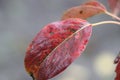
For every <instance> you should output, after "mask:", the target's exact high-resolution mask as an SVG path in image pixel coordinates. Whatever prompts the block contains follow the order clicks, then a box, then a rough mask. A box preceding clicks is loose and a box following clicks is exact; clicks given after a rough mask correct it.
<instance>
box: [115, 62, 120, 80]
mask: <svg viewBox="0 0 120 80" xmlns="http://www.w3.org/2000/svg"><path fill="white" fill-rule="evenodd" d="M115 71H116V78H115V80H120V61H119V63H118V64H117V66H116V70H115Z"/></svg>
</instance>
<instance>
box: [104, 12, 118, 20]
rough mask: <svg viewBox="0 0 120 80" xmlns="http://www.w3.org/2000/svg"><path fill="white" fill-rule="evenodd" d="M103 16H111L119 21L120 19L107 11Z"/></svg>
mask: <svg viewBox="0 0 120 80" xmlns="http://www.w3.org/2000/svg"><path fill="white" fill-rule="evenodd" d="M105 14H107V15H109V16H111V17H113V18H115V19H117V20H119V21H120V18H119V17H118V16H116V15H114V14H112V13H110V12H108V11H105Z"/></svg>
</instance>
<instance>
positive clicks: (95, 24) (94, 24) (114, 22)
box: [92, 21, 120, 26]
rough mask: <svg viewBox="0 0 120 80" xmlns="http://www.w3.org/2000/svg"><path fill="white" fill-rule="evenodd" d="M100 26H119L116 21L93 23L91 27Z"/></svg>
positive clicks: (119, 23)
mask: <svg viewBox="0 0 120 80" xmlns="http://www.w3.org/2000/svg"><path fill="white" fill-rule="evenodd" d="M101 24H117V25H120V22H117V21H101V22H97V23H93V24H92V26H97V25H101Z"/></svg>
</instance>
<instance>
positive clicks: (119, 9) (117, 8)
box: [108, 0, 120, 15]
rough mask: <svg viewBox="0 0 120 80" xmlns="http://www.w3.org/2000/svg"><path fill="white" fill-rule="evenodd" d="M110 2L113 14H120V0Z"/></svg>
mask: <svg viewBox="0 0 120 80" xmlns="http://www.w3.org/2000/svg"><path fill="white" fill-rule="evenodd" d="M108 2H109V6H110V8H111V10H112V12H113V14H115V15H118V14H120V0H108Z"/></svg>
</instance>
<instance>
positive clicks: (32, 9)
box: [0, 0, 120, 80]
mask: <svg viewBox="0 0 120 80" xmlns="http://www.w3.org/2000/svg"><path fill="white" fill-rule="evenodd" d="M85 1H87V0H74V1H73V0H0V80H32V78H31V77H30V76H29V75H28V74H27V73H26V71H25V69H24V56H25V52H26V48H27V46H28V45H29V43H30V42H31V41H32V39H33V38H34V36H35V35H36V34H37V33H38V32H39V31H40V29H41V28H42V27H44V26H45V25H46V24H48V23H51V22H54V21H58V20H60V17H61V15H62V14H63V12H64V11H65V10H66V9H68V8H70V7H73V6H77V5H80V4H81V3H83V2H85ZM99 1H100V2H102V3H103V4H104V5H105V6H106V7H107V9H108V10H110V9H109V6H108V2H107V0H99ZM103 20H113V19H112V18H111V17H109V16H107V15H103V14H101V15H97V16H94V17H92V18H90V19H88V21H89V22H91V23H94V22H99V21H103ZM119 51H120V26H118V25H114V24H106V25H100V26H98V27H94V28H93V34H92V37H91V38H90V41H89V44H88V46H87V48H86V50H85V51H84V52H83V54H82V55H81V56H80V57H79V58H78V59H77V60H75V62H74V63H72V65H70V66H69V67H68V68H67V69H66V70H65V71H64V72H62V73H61V74H59V75H58V76H56V77H54V78H52V79H51V80H114V77H115V72H114V70H115V66H116V65H114V64H113V61H114V59H115V57H116V55H117V54H118V52H119Z"/></svg>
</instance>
